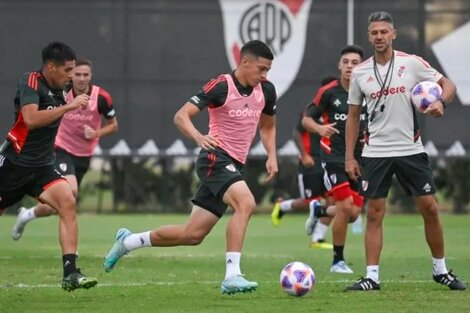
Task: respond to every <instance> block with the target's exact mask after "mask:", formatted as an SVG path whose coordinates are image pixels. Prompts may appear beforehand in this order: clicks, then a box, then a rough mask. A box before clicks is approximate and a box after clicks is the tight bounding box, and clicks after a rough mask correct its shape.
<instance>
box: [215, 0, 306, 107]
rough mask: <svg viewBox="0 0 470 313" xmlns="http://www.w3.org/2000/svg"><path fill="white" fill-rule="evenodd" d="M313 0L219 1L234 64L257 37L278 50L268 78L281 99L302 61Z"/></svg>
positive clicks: (226, 38) (229, 56)
mask: <svg viewBox="0 0 470 313" xmlns="http://www.w3.org/2000/svg"><path fill="white" fill-rule="evenodd" d="M312 1H313V0H264V1H260V0H240V1H234V0H219V2H220V6H221V8H222V16H223V23H224V36H225V50H226V52H227V57H228V61H229V63H230V66H231V67H232V68H236V67H237V65H238V63H239V61H240V49H241V47H242V46H243V45H244V44H245V43H247V42H248V41H250V40H256V39H257V40H261V41H263V42H265V43H266V44H268V45H269V47H270V48H271V50H272V51H273V53H274V61H273V65H272V69H271V71H269V73H268V79H269V80H270V81H271V82H272V83H273V84H274V86H275V87H276V91H277V96H278V98H280V97H281V96H282V95H283V94H284V93H285V92H286V91H287V90H288V89H289V87H290V86H291V84H292V83H293V82H294V80H295V78H296V77H297V73H298V72H299V69H300V65H301V64H302V59H303V56H304V51H305V41H306V38H307V22H308V17H309V12H310V6H311V4H312Z"/></svg>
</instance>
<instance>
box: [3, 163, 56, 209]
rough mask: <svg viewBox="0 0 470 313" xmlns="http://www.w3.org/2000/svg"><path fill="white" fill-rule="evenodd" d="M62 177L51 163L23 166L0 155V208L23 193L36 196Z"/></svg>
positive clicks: (15, 201)
mask: <svg viewBox="0 0 470 313" xmlns="http://www.w3.org/2000/svg"><path fill="white" fill-rule="evenodd" d="M63 179H64V177H63V176H62V175H60V173H59V172H58V171H57V170H56V169H55V168H54V166H53V165H46V166H38V167H24V166H20V165H16V164H13V163H11V162H10V161H9V160H8V159H7V158H5V157H4V156H3V155H0V209H5V208H7V207H9V206H11V205H13V204H15V203H17V202H18V201H20V200H21V199H22V198H23V197H24V196H25V195H30V196H32V197H34V198H36V199H37V198H38V197H39V195H40V194H41V193H43V192H44V191H45V190H46V189H47V188H48V187H49V186H50V185H52V184H53V183H54V182H57V181H58V180H63Z"/></svg>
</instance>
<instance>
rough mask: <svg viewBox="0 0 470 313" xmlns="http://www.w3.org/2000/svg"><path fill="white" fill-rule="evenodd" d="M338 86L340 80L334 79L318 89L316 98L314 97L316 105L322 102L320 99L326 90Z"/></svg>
mask: <svg viewBox="0 0 470 313" xmlns="http://www.w3.org/2000/svg"><path fill="white" fill-rule="evenodd" d="M336 86H338V80H337V79H335V80H333V81H332V82H331V83H329V84H326V85H325V86H322V87H321V88H320V89H318V92H317V94H316V95H315V98H313V103H314V104H315V105H316V106H318V104H319V103H320V99H321V97H322V96H323V94H324V93H325V91H327V90H328V89H331V88H333V87H336Z"/></svg>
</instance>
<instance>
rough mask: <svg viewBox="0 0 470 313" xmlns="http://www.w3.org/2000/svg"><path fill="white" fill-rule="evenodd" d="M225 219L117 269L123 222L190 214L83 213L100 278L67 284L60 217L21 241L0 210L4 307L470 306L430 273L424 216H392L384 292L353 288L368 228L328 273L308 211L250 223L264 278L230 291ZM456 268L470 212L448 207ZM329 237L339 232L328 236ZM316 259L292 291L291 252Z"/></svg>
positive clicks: (464, 295)
mask: <svg viewBox="0 0 470 313" xmlns="http://www.w3.org/2000/svg"><path fill="white" fill-rule="evenodd" d="M229 217H230V216H229V215H227V216H225V217H224V218H222V220H221V221H220V222H219V224H218V225H217V226H216V227H215V229H214V230H213V232H212V233H211V234H210V235H209V236H208V238H206V240H205V241H204V242H203V243H202V244H201V245H200V246H197V247H174V248H153V249H152V248H146V249H141V250H137V251H134V252H132V253H131V255H129V256H126V257H124V258H123V259H122V260H121V261H120V262H119V263H118V264H117V265H116V268H115V269H114V270H113V272H112V273H105V272H104V271H103V269H102V261H103V256H104V255H105V253H106V251H107V250H108V249H109V248H110V247H111V245H112V243H113V238H114V234H115V231H116V229H117V228H119V227H122V226H125V227H127V228H129V229H130V230H131V231H143V230H148V229H153V228H155V227H157V226H160V225H164V224H168V223H181V222H184V221H185V219H186V216H184V215H102V216H96V215H80V217H79V222H80V245H79V253H80V257H79V259H78V265H79V267H81V268H82V270H83V272H84V273H85V274H87V275H90V276H95V277H97V278H98V279H99V284H98V286H97V287H96V288H93V289H90V290H77V291H75V292H72V293H68V292H64V291H62V290H61V289H60V278H61V275H62V271H61V256H60V249H59V245H58V240H57V218H54V217H53V218H47V219H38V220H35V221H33V222H31V223H30V224H29V225H28V226H27V228H26V231H25V233H24V236H23V238H22V239H21V240H20V241H18V242H14V241H13V240H12V239H11V237H10V230H11V227H12V226H13V224H14V222H15V217H14V216H4V217H1V218H0V238H1V243H0V312H1V313H6V312H8V313H10V312H12V313H13V312H14V313H22V312H37V313H39V312H47V313H55V312H103V313H104V312H113V313H116V312H138V313H144V312H237V313H238V312H270V313H272V312H440V313H442V312H468V311H469V310H470V293H469V291H464V292H452V291H450V290H448V288H447V287H445V286H441V285H438V284H436V283H434V282H433V281H432V277H431V265H432V264H431V258H430V255H429V251H428V248H427V245H426V243H425V240H424V233H423V223H422V220H421V217H420V216H418V215H416V216H387V217H386V218H385V234H384V237H385V242H384V249H383V252H382V261H381V268H380V271H381V280H382V291H380V292H368V293H362V292H359V293H358V292H356V293H345V292H342V289H343V288H344V287H345V286H346V285H348V284H350V283H352V282H353V281H355V280H356V279H357V278H359V277H360V276H361V275H364V249H363V236H362V235H354V234H352V233H351V232H350V233H349V237H348V242H347V245H346V251H345V256H346V259H347V261H348V262H349V263H350V265H351V267H352V268H353V269H354V270H355V273H354V274H350V275H347V274H333V273H330V272H329V267H330V263H331V260H332V253H331V251H327V250H316V249H309V248H308V242H309V238H308V237H307V236H305V235H304V231H303V224H304V220H305V216H303V215H291V216H285V218H284V219H283V220H282V223H281V226H280V227H278V228H275V227H273V226H272V225H271V221H270V217H269V216H268V215H257V216H255V217H254V218H253V219H252V221H251V223H250V225H249V228H248V234H247V238H246V243H245V247H244V252H243V255H242V264H241V265H242V271H243V272H244V273H245V274H246V276H247V278H248V279H249V280H255V281H257V282H258V283H259V285H260V286H259V288H258V290H257V291H256V292H254V293H251V294H249V293H248V294H236V295H234V296H227V295H222V294H221V292H220V283H221V280H222V279H223V276H224V272H225V265H224V260H225V256H224V250H225V237H224V236H225V225H226V223H227V221H228V218H229ZM442 220H443V223H444V227H445V228H444V229H445V241H446V255H447V266H448V268H454V269H455V271H456V273H457V274H458V275H459V277H461V278H464V280H466V282H467V285H468V284H469V280H470V216H443V218H442ZM329 238H331V235H329ZM295 260H297V261H303V262H306V263H307V264H309V265H310V266H312V268H313V269H314V271H315V274H316V279H317V283H316V286H315V289H314V290H313V291H312V292H310V293H309V294H307V295H306V296H305V297H302V298H294V297H291V296H288V295H287V294H285V293H284V292H283V291H282V290H281V288H280V287H279V273H280V271H281V269H282V267H283V266H284V265H285V264H287V263H289V262H291V261H295Z"/></svg>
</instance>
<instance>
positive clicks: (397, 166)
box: [361, 153, 436, 199]
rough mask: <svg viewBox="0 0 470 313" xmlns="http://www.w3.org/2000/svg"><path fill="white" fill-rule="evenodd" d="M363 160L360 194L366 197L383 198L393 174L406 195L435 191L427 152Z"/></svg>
mask: <svg viewBox="0 0 470 313" xmlns="http://www.w3.org/2000/svg"><path fill="white" fill-rule="evenodd" d="M362 161H363V170H362V186H361V194H362V195H364V196H365V197H367V198H371V199H379V198H386V197H387V195H388V191H389V190H390V186H391V184H392V176H393V174H395V176H396V177H397V179H398V182H399V183H400V185H401V187H402V188H403V190H404V191H405V193H406V194H407V195H408V196H424V195H432V194H434V193H435V192H436V186H435V184H434V180H433V177H432V176H433V175H432V170H431V168H430V167H429V162H428V155H427V154H426V153H419V154H414V155H408V156H402V157H390V158H367V157H363V158H362Z"/></svg>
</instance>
